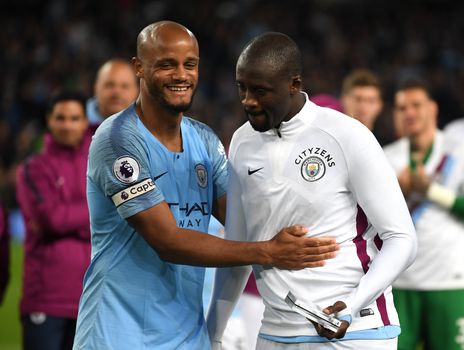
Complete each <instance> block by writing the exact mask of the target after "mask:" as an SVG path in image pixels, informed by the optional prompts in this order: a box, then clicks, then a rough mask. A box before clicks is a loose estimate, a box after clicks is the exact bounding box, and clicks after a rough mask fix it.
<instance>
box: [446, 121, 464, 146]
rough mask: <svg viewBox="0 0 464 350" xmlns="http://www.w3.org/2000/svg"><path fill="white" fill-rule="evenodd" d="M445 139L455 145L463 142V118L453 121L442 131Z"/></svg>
mask: <svg viewBox="0 0 464 350" xmlns="http://www.w3.org/2000/svg"><path fill="white" fill-rule="evenodd" d="M443 132H444V133H445V136H446V138H449V139H450V140H453V141H454V142H455V143H456V144H459V143H463V142H464V118H460V119H456V120H453V121H452V122H451V123H449V124H447V125H446V126H445V128H444V129H443Z"/></svg>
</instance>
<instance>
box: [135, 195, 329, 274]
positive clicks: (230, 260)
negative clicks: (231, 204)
mask: <svg viewBox="0 0 464 350" xmlns="http://www.w3.org/2000/svg"><path fill="white" fill-rule="evenodd" d="M127 220H128V222H129V223H130V225H131V226H132V227H134V229H135V230H136V231H137V233H139V234H140V235H142V236H143V238H144V239H145V241H146V242H147V243H148V244H149V245H150V246H151V247H152V248H153V249H154V250H155V251H156V252H157V254H158V255H159V256H160V257H161V258H162V259H164V260H166V261H170V262H173V263H178V264H188V265H199V266H217V267H225V266H234V265H250V264H261V265H272V266H275V267H278V268H285V269H301V268H305V267H309V266H313V265H314V264H315V262H316V263H320V262H319V261H320V260H322V259H321V257H322V258H323V259H327V258H329V257H331V256H332V253H331V251H333V250H334V248H333V246H334V244H332V245H328V246H323V245H321V246H314V245H315V244H318V245H319V244H320V243H319V242H317V243H314V242H313V240H311V239H309V238H305V237H302V236H303V235H304V234H305V233H306V232H307V229H306V228H303V227H301V226H292V227H290V228H288V229H283V230H281V231H280V232H279V233H278V234H277V235H276V236H274V238H273V239H271V240H270V241H264V242H237V241H230V240H224V239H221V238H218V237H214V236H212V235H208V234H205V233H202V232H198V231H194V230H188V229H182V228H179V227H177V226H176V221H175V219H174V217H173V215H172V213H171V211H170V210H169V207H168V205H167V204H166V202H164V201H163V202H161V203H159V204H157V205H155V206H153V207H151V208H149V209H147V210H144V211H141V212H139V213H137V214H135V215H133V216H131V217H129V218H128V219H127ZM193 247H194V249H193Z"/></svg>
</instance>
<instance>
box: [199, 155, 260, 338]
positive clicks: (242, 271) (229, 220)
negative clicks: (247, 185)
mask: <svg viewBox="0 0 464 350" xmlns="http://www.w3.org/2000/svg"><path fill="white" fill-rule="evenodd" d="M240 187H241V186H240V182H239V179H238V176H237V174H236V172H235V170H234V168H233V165H232V162H229V186H228V191H227V214H226V226H225V231H226V233H225V238H226V239H230V240H239V241H246V240H247V237H246V224H245V215H244V212H243V207H242V204H241V188H240ZM250 272H251V266H238V267H227V268H217V269H216V275H215V280H214V287H213V294H212V298H211V303H210V306H209V309H208V316H207V325H208V332H209V336H210V340H211V342H220V341H221V339H222V335H223V333H224V330H225V328H226V326H227V321H228V320H229V317H230V315H231V314H232V311H233V310H234V307H235V304H236V303H237V301H238V299H239V297H240V295H241V293H242V292H243V289H244V288H245V285H246V282H247V280H248V277H249V275H250Z"/></svg>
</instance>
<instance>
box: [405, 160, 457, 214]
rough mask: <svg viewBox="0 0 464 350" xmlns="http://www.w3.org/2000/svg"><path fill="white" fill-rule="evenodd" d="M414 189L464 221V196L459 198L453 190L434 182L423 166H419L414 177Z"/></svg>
mask: <svg viewBox="0 0 464 350" xmlns="http://www.w3.org/2000/svg"><path fill="white" fill-rule="evenodd" d="M412 188H413V189H414V190H415V191H417V192H419V193H422V194H423V195H425V196H426V198H427V199H428V200H430V201H431V202H433V203H435V204H437V205H439V206H441V207H442V208H445V209H447V210H449V211H450V212H451V213H452V214H454V215H456V216H457V217H459V218H461V219H464V196H457V195H456V194H455V193H454V191H452V190H451V189H449V188H447V187H445V186H443V185H440V184H439V183H437V182H434V181H433V180H432V178H430V176H428V175H427V174H426V172H425V169H424V166H423V165H422V164H417V168H416V171H415V172H414V174H413V176H412Z"/></svg>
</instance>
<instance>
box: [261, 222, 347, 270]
mask: <svg viewBox="0 0 464 350" xmlns="http://www.w3.org/2000/svg"><path fill="white" fill-rule="evenodd" d="M307 232H308V229H307V228H306V227H303V226H299V225H296V226H291V227H287V228H284V229H282V230H281V231H280V232H279V233H278V234H276V235H275V236H274V237H273V238H272V239H271V240H270V241H268V244H269V247H268V248H269V250H268V252H269V255H270V264H271V265H272V266H274V267H277V268H280V269H291V270H299V269H304V268H306V267H319V266H323V265H324V264H325V260H327V259H332V258H334V257H335V251H337V250H338V249H339V246H338V244H337V243H336V241H335V238H333V237H304V235H305V234H306V233H307Z"/></svg>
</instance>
